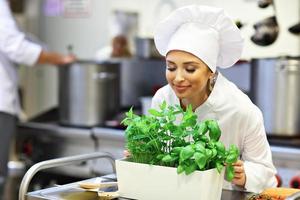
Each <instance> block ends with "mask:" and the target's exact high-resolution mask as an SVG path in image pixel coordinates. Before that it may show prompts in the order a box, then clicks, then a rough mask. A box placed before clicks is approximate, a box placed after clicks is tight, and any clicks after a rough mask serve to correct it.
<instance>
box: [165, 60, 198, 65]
mask: <svg viewBox="0 0 300 200" xmlns="http://www.w3.org/2000/svg"><path fill="white" fill-rule="evenodd" d="M167 62H169V63H171V64H176V63H175V62H173V61H170V60H167ZM183 64H184V65H188V64H197V65H199V64H201V63H199V62H195V61H188V62H184V63H183Z"/></svg>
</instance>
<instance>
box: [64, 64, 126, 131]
mask: <svg viewBox="0 0 300 200" xmlns="http://www.w3.org/2000/svg"><path fill="white" fill-rule="evenodd" d="M119 66H120V64H119V62H118V61H114V60H111V61H107V62H96V61H92V60H81V61H77V62H75V63H72V64H70V65H67V66H64V67H60V68H59V70H60V71H59V73H60V74H59V114H60V119H59V121H60V123H61V124H63V125H71V126H95V125H99V124H104V122H105V120H107V119H109V118H110V117H112V116H113V115H114V114H116V112H118V111H119V105H120V97H119V94H120V72H119V71H120V69H119Z"/></svg>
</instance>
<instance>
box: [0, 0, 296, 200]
mask: <svg viewBox="0 0 300 200" xmlns="http://www.w3.org/2000/svg"><path fill="white" fill-rule="evenodd" d="M10 3H11V7H12V10H13V12H14V16H15V18H16V20H17V22H18V24H19V26H20V27H22V29H23V30H24V31H26V32H28V34H30V36H31V37H32V38H34V40H36V41H39V42H40V43H42V44H45V45H46V46H47V48H48V49H51V50H54V51H58V52H62V53H73V54H75V55H76V56H77V58H78V59H79V61H78V62H77V63H74V64H72V65H70V66H68V67H64V68H60V69H58V68H53V67H42V68H39V67H37V68H28V67H25V66H20V67H19V75H20V79H21V80H20V95H21V104H22V108H23V114H22V119H21V122H20V125H19V127H18V134H17V136H16V138H15V139H14V147H13V149H12V150H11V156H10V162H9V163H8V167H9V177H8V180H7V181H6V185H5V186H3V188H2V189H1V190H2V195H3V199H7V200H10V199H17V193H18V188H19V183H20V180H21V178H22V177H23V175H24V173H25V171H26V170H27V169H28V168H29V167H30V166H32V165H33V164H34V163H37V162H39V161H42V160H47V159H51V158H58V157H63V156H70V155H77V154H83V153H91V152H95V151H105V152H109V153H110V154H111V155H112V156H113V157H114V158H115V159H117V158H121V157H122V156H123V149H124V127H122V126H121V125H120V121H121V120H122V118H123V117H124V112H126V111H127V110H128V109H129V108H130V107H131V106H132V105H134V108H135V110H136V112H137V113H146V111H147V108H149V106H150V105H149V102H150V100H151V96H152V95H153V94H154V93H155V91H156V90H157V89H158V88H159V87H161V86H163V85H164V84H165V83H166V81H165V77H164V70H165V63H164V60H163V59H162V58H161V57H160V56H159V55H158V53H157V52H156V49H155V47H154V44H153V39H152V37H153V30H154V27H155V25H156V24H157V22H158V21H160V20H161V19H162V18H164V17H165V16H167V15H168V14H169V13H170V12H171V11H172V10H174V9H175V8H178V7H181V6H184V5H188V4H204V5H212V6H218V7H223V8H224V9H225V10H226V11H227V12H228V13H229V14H230V15H231V16H232V18H233V19H234V20H235V22H236V24H237V25H238V27H239V28H240V29H241V32H242V34H243V36H244V38H245V48H244V51H243V55H242V59H241V60H240V61H239V62H238V63H237V64H236V65H235V66H234V67H232V68H230V69H226V70H222V73H223V74H224V75H225V76H226V77H228V78H229V79H230V80H232V81H233V82H235V83H236V84H237V85H238V86H239V87H240V88H241V89H242V90H243V91H244V92H245V93H247V94H248V95H249V96H250V98H251V99H252V101H254V103H255V104H256V105H258V106H259V107H260V109H261V110H262V111H263V115H264V120H265V127H266V131H267V137H268V140H269V142H270V144H271V148H272V153H273V160H274V163H275V165H276V167H277V169H278V180H279V182H280V184H281V186H285V187H294V188H300V159H299V158H300V99H299V91H300V57H299V56H300V34H299V32H300V30H299V29H300V28H299V26H300V25H299V23H300V1H299V0H289V1H285V0H274V1H272V0H230V1H222V0H198V1H196V0H185V1H180V0H152V1H146V0H11V1H10ZM0 12H1V11H0ZM1 98H3V97H1ZM110 172H111V167H110V164H109V162H108V161H105V160H99V161H88V162H85V163H81V164H80V165H74V166H68V167H60V168H54V169H51V170H45V171H43V172H41V173H39V174H38V175H37V176H36V178H35V179H34V180H33V181H32V183H31V187H30V189H31V190H37V189H40V188H45V187H48V186H51V185H53V184H63V183H67V182H70V181H73V180H78V179H82V178H89V177H94V176H96V175H99V174H107V173H110ZM49 174H50V176H49Z"/></svg>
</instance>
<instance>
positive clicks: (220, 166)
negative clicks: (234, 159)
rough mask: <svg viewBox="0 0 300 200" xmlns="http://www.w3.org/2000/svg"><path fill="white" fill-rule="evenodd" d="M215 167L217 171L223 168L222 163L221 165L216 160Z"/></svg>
mask: <svg viewBox="0 0 300 200" xmlns="http://www.w3.org/2000/svg"><path fill="white" fill-rule="evenodd" d="M216 168H217V170H218V172H219V173H221V171H222V169H223V168H224V165H222V164H221V163H220V162H216Z"/></svg>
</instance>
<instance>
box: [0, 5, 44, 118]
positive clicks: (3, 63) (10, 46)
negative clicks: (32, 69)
mask: <svg viewBox="0 0 300 200" xmlns="http://www.w3.org/2000/svg"><path fill="white" fill-rule="evenodd" d="M40 53H41V46H39V45H37V44H34V43H32V42H30V41H28V40H26V39H25V35H24V33H22V32H20V31H19V30H18V27H17V26H16V23H15V21H14V19H13V16H12V14H11V12H10V8H9V5H8V3H7V1H6V0H0V112H6V113H10V114H14V115H16V114H18V112H19V100H18V92H17V89H18V76H17V69H16V65H15V64H14V63H20V64H25V65H29V66H32V65H34V64H35V63H36V61H37V59H38V57H39V55H40Z"/></svg>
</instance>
